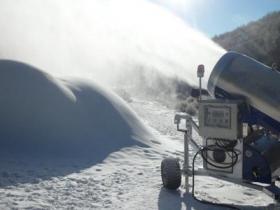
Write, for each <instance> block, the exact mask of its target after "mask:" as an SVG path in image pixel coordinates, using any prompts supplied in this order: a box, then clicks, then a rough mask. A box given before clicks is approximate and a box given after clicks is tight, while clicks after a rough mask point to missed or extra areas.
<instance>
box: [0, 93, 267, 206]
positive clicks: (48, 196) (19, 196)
mask: <svg viewBox="0 0 280 210" xmlns="http://www.w3.org/2000/svg"><path fill="white" fill-rule="evenodd" d="M130 105H131V107H132V108H133V109H134V110H135V111H136V112H137V113H138V115H139V117H140V118H141V119H142V120H143V121H144V123H145V124H146V126H148V127H150V128H151V130H152V133H153V136H154V138H153V139H150V140H151V142H152V144H151V146H150V147H141V146H131V147H124V148H122V149H121V150H119V151H117V152H113V153H111V154H110V155H109V156H108V157H107V158H106V159H105V160H104V161H103V162H102V163H99V164H95V165H94V164H93V165H91V164H90V162H87V160H86V159H77V158H75V159H74V158H68V159H66V158H64V159H58V160H55V161H53V160H48V161H49V162H48V161H43V162H42V161H41V162H40V161H36V160H34V159H32V160H31V159H20V160H18V159H12V158H7V159H2V160H1V168H0V176H1V179H0V186H1V188H0V208H1V209H143V210H144V209H145V210H146V209H162V210H169V209H199V210H200V209H214V208H213V206H206V205H203V204H201V203H198V202H196V201H195V200H193V199H192V197H191V196H190V194H188V193H185V191H184V189H183V186H182V187H181V188H180V189H179V190H178V191H175V192H170V191H167V190H166V189H164V188H162V184H161V178H160V162H161V160H162V159H163V158H164V157H167V156H175V157H180V158H182V156H183V153H182V149H183V142H182V139H183V136H182V134H180V133H178V132H176V130H175V126H174V125H173V115H174V111H173V110H170V109H168V108H166V107H165V106H163V105H162V104H159V103H157V102H156V101H145V100H139V99H138V100H137V99H134V98H133V99H132V101H131V103H130ZM198 164H201V163H198ZM196 186H197V188H196V189H197V191H198V193H197V194H198V196H201V197H203V198H205V199H209V200H211V201H214V202H234V203H237V204H238V205H245V206H248V205H252V206H264V205H266V204H268V203H270V202H272V200H271V199H270V198H269V197H267V196H266V195H265V194H263V193H260V192H258V191H255V190H252V189H246V188H243V187H239V186H236V185H232V184H230V183H227V182H222V181H220V180H216V179H212V178H205V177H204V178H202V177H198V178H197V181H196ZM217 209H219V208H217ZM246 209H263V207H259V208H257V207H246Z"/></svg>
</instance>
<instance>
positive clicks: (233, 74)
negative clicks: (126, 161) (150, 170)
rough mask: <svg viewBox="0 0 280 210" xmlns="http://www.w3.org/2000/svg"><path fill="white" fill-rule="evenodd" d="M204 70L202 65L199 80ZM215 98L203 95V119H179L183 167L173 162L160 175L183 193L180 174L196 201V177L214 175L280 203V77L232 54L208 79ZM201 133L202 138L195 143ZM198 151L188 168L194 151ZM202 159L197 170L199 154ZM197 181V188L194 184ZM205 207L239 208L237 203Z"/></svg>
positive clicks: (180, 115)
mask: <svg viewBox="0 0 280 210" xmlns="http://www.w3.org/2000/svg"><path fill="white" fill-rule="evenodd" d="M203 73H204V67H203V66H202V65H199V67H198V77H199V80H200V82H199V83H200V89H201V78H202V77H203ZM207 89H208V92H209V93H210V95H211V96H212V97H211V98H210V97H207V98H201V97H199V110H198V119H196V118H193V117H191V116H190V115H188V114H185V113H178V114H176V116H175V120H174V122H175V124H176V125H177V130H178V131H182V132H184V163H183V168H182V169H180V165H179V160H178V159H174V158H168V159H165V160H163V161H162V164H161V174H162V180H163V185H164V187H165V188H167V189H178V188H179V187H180V185H181V176H179V175H178V174H180V175H181V174H182V175H183V176H185V188H186V190H187V192H189V188H190V186H192V195H193V196H194V198H195V199H197V198H196V196H195V175H200V176H212V177H215V178H218V179H222V180H226V181H230V182H233V183H236V184H240V185H244V186H247V187H252V188H254V189H259V190H262V191H263V192H266V193H267V194H268V195H270V196H272V197H273V198H274V199H275V205H276V206H278V202H279V201H280V189H279V188H278V187H277V186H276V182H277V181H278V180H279V176H280V140H279V138H280V73H279V72H278V71H275V70H274V69H273V68H270V67H268V66H266V65H264V64H262V63H260V62H258V61H256V60H254V59H252V58H250V57H248V56H245V55H242V54H239V53H235V52H229V53H226V54H225V55H224V56H222V57H221V58H220V60H219V61H218V62H217V64H216V65H215V67H214V69H213V70H212V73H211V75H210V77H209V80H208V86H207ZM194 132H196V133H197V134H198V135H199V136H200V137H201V139H202V142H201V143H200V144H199V143H198V142H197V140H196V141H195V140H194V139H193V135H192V134H193V133H194ZM190 145H192V148H193V149H196V151H197V152H196V153H195V155H194V156H193V157H192V164H191V165H190V164H189V158H190V153H189V148H190ZM198 155H200V156H201V157H202V160H203V166H202V167H201V168H199V167H196V166H195V161H196V158H197V156H198ZM189 177H192V185H189ZM198 200H199V201H202V202H204V203H208V204H214V205H221V206H223V207H230V208H237V207H236V206H234V205H233V204H218V203H211V202H208V201H205V200H200V199H198Z"/></svg>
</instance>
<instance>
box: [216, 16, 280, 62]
mask: <svg viewBox="0 0 280 210" xmlns="http://www.w3.org/2000/svg"><path fill="white" fill-rule="evenodd" d="M213 41H215V42H216V43H218V44H219V45H220V46H222V47H223V48H224V49H226V50H233V51H237V52H241V53H244V54H246V55H249V56H251V57H253V58H255V59H257V60H259V61H261V62H263V63H265V64H266V65H268V66H271V65H272V64H273V63H275V64H276V65H277V66H278V67H279V66H280V12H273V13H270V14H268V15H266V16H265V17H263V18H261V19H260V20H258V21H254V22H251V23H249V24H247V25H244V26H241V27H239V28H237V29H235V30H233V31H231V32H227V33H225V34H222V35H219V36H215V37H214V38H213Z"/></svg>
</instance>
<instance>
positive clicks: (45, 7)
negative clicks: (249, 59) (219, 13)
mask: <svg viewBox="0 0 280 210" xmlns="http://www.w3.org/2000/svg"><path fill="white" fill-rule="evenodd" d="M0 31H1V38H0V58H4V59H13V60H19V61H23V62H25V63H29V64H31V65H34V66H36V67H38V68H41V69H46V70H47V71H48V72H49V73H51V74H52V75H55V76H59V77H79V78H87V79H92V80H95V81H98V82H101V83H104V84H107V85H110V87H117V88H123V89H127V87H128V86H129V87H131V86H135V84H138V87H136V88H133V89H134V90H138V92H143V88H142V87H145V85H146V84H151V85H150V86H148V87H149V89H155V91H156V92H160V91H163V89H164V88H162V86H161V85H159V83H158V82H159V81H160V80H159V78H162V79H163V80H164V78H165V77H166V78H180V80H182V81H185V82H187V83H189V84H192V85H195V84H196V80H197V79H196V66H197V65H198V64H200V63H204V64H205V65H206V78H205V80H204V81H205V82H206V81H207V77H208V75H209V74H210V71H211V69H212V67H213V65H214V64H215V63H216V61H217V60H218V58H219V57H220V56H221V55H222V54H223V52H224V51H223V50H222V49H221V48H219V47H218V46H217V45H215V44H214V43H213V42H212V41H211V40H209V39H208V38H206V37H205V36H204V35H203V34H201V33H200V32H198V31H195V30H194V29H192V28H191V27H189V26H188V25H186V24H185V23H184V22H183V21H182V20H181V19H180V18H177V17H176V16H175V15H173V14H171V13H170V12H168V11H167V10H164V9H163V8H161V7H159V6H158V5H156V4H153V3H151V2H149V1H145V0H119V1H114V0H106V1H104V0H80V1H75V0H48V1H45V0H2V1H1V2H0ZM140 78H141V79H140ZM155 78H157V79H155ZM143 79H144V80H143ZM154 79H155V80H154ZM159 88H161V89H159ZM165 88H167V87H165ZM127 90H131V89H127ZM146 92H149V91H146ZM167 92H168V91H167ZM130 94H135V93H130Z"/></svg>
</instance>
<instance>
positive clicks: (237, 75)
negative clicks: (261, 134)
mask: <svg viewBox="0 0 280 210" xmlns="http://www.w3.org/2000/svg"><path fill="white" fill-rule="evenodd" d="M208 91H209V92H210V94H211V95H212V96H213V97H215V98H220V99H245V101H246V103H247V104H248V105H250V114H248V115H247V116H246V120H247V121H248V123H249V124H259V125H261V126H263V127H265V128H268V129H270V130H274V131H276V132H277V133H280V73H279V72H278V71H276V70H273V69H272V68H270V67H268V66H265V65H264V64H262V63H260V62H258V61H256V60H254V59H252V58H250V57H248V56H245V55H242V54H238V53H235V52H229V53H226V54H225V55H224V56H222V58H221V59H220V60H219V61H218V63H217V64H216V66H215V67H214V69H213V71H212V73H211V75H210V78H209V81H208ZM243 117H244V116H243Z"/></svg>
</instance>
